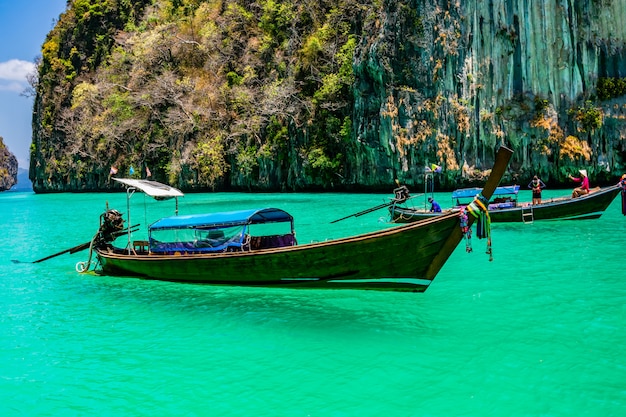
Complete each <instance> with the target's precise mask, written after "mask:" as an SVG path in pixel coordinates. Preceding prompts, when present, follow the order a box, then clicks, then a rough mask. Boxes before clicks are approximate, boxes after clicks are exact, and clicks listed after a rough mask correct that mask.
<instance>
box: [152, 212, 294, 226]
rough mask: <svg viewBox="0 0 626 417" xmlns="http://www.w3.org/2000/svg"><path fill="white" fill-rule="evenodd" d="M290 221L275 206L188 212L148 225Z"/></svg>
mask: <svg viewBox="0 0 626 417" xmlns="http://www.w3.org/2000/svg"><path fill="white" fill-rule="evenodd" d="M279 222H291V223H292V224H293V217H292V216H291V214H289V213H287V212H286V211H283V210H281V209H277V208H264V209H250V210H238V211H228V212H221V213H208V214H190V215H187V216H172V217H165V218H163V219H160V220H158V221H156V222H154V223H152V224H151V225H150V230H151V231H152V230H164V229H189V228H203V229H204V228H219V227H230V226H240V225H247V224H262V223H279Z"/></svg>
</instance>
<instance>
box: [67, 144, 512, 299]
mask: <svg viewBox="0 0 626 417" xmlns="http://www.w3.org/2000/svg"><path fill="white" fill-rule="evenodd" d="M511 154H512V151H511V150H509V149H507V148H505V147H501V148H500V149H499V150H498V153H497V155H496V161H495V164H494V167H493V169H492V173H491V176H490V177H489V179H488V180H487V183H486V184H485V188H484V189H483V196H484V198H487V199H488V198H490V197H491V193H492V192H493V190H494V189H495V188H496V186H497V185H498V183H499V182H500V179H501V177H502V175H503V174H504V172H505V170H506V167H507V165H508V162H509V159H510V157H511ZM118 181H119V180H118ZM135 181H140V180H134V181H133V180H130V181H129V180H126V182H125V184H126V185H127V186H128V187H129V190H131V191H129V193H131V192H134V190H136V189H141V190H142V191H144V192H147V193H150V192H151V191H150V190H148V189H145V188H143V186H144V184H140V183H139V182H135ZM151 183H152V182H151ZM157 184H158V183H157ZM164 187H166V186H164ZM176 191H177V190H176ZM161 198H165V197H163V196H161ZM470 222H471V220H470ZM100 223H101V227H100V230H99V233H98V234H97V236H96V238H94V242H93V245H92V246H93V247H92V249H93V252H94V253H95V255H96V257H97V261H98V263H99V265H100V270H101V273H103V274H106V275H115V276H138V277H143V278H148V279H157V280H167V281H180V282H191V283H210V284H227V285H250V286H281V287H290V288H291V287H294V288H299V287H306V288H352V289H375V290H396V291H413V292H423V291H425V290H426V289H427V288H428V286H429V284H430V283H431V281H432V280H433V279H434V278H435V276H436V275H437V273H438V272H439V270H440V269H441V268H442V267H443V265H444V263H445V262H446V261H447V260H448V258H449V257H450V255H451V254H452V252H453V251H454V249H455V248H456V247H457V245H458V244H459V242H460V241H461V238H462V237H463V233H462V231H461V228H460V222H459V216H458V215H457V214H456V213H450V214H447V215H443V216H439V217H437V218H434V219H431V220H428V221H424V222H420V223H413V224H408V225H400V226H397V227H392V228H388V229H385V230H382V231H376V232H371V233H366V234H361V235H357V236H353V237H347V238H342V239H336V240H330V241H326V242H320V243H310V244H302V245H298V244H296V242H295V237H294V232H293V219H292V217H291V216H290V215H289V214H288V213H286V212H284V211H283V210H280V209H275V208H262V209H255V210H245V211H240V212H229V213H215V214H207V215H190V216H178V217H176V216H174V217H168V218H165V219H161V220H159V221H157V222H156V223H153V224H152V225H151V226H150V228H149V233H150V235H149V239H148V240H147V241H141V242H136V241H132V242H131V239H130V235H129V238H128V239H127V246H126V247H116V246H114V245H113V243H114V242H113V240H112V239H110V238H109V237H108V236H109V235H111V233H114V232H115V231H118V230H120V229H123V228H124V222H123V220H122V219H121V215H120V214H119V213H118V212H117V211H115V210H107V211H106V212H105V213H104V214H103V215H102V216H101V222H100ZM129 223H130V222H129ZM268 224H269V225H270V226H271V225H275V226H281V225H282V226H285V225H286V226H287V232H286V233H284V232H283V233H282V234H281V235H264V236H261V235H259V236H255V235H254V234H253V229H254V228H255V227H256V226H263V227H268ZM470 225H471V223H470ZM237 228H239V231H235V232H233V231H232V230H233V229H237ZM166 232H168V233H171V234H173V235H179V236H180V235H182V234H186V233H192V234H194V236H195V238H196V239H194V240H193V241H192V240H185V239H187V238H185V239H181V241H175V240H174V239H169V240H167V239H165V238H162V237H160V236H161V233H166ZM200 241H202V244H200V245H199V244H198V243H199V242H200ZM90 259H91V252H90ZM89 264H90V261H88V262H86V263H79V265H77V270H79V271H84V270H87V269H89Z"/></svg>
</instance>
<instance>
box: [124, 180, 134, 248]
mask: <svg viewBox="0 0 626 417" xmlns="http://www.w3.org/2000/svg"><path fill="white" fill-rule="evenodd" d="M133 194H135V188H133V187H128V188H127V189H126V212H127V213H128V219H127V221H128V224H132V223H131V222H130V198H131V197H132V196H133ZM130 235H131V231H130V227H129V228H128V244H127V245H126V247H127V248H128V254H129V255H130V254H131V251H132V250H133V247H132V246H131V244H130V237H131V236H130Z"/></svg>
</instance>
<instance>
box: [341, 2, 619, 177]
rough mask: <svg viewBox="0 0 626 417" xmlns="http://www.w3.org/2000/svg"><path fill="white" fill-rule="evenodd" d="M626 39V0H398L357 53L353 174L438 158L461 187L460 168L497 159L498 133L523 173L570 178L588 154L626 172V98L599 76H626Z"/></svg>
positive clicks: (599, 168) (593, 163) (595, 164)
mask: <svg viewBox="0 0 626 417" xmlns="http://www.w3.org/2000/svg"><path fill="white" fill-rule="evenodd" d="M444 5H448V7H447V8H446V7H445V6H444ZM625 41H626V7H624V4H623V2H621V1H571V0H569V1H568V0H566V1H557V2H556V5H555V3H554V2H550V3H547V2H526V1H498V0H495V1H460V2H441V1H439V2H431V1H425V0H421V1H418V2H417V8H416V9H415V10H407V9H406V8H402V7H398V8H397V9H394V8H391V7H390V8H389V9H388V10H387V13H385V14H383V15H382V16H381V18H380V19H379V20H378V21H377V23H376V24H373V25H372V30H371V31H370V33H369V37H368V42H367V45H363V46H366V47H362V48H360V50H359V52H360V55H359V56H357V57H356V58H357V59H356V65H357V73H358V75H359V76H358V82H357V85H356V90H357V91H356V94H355V101H356V103H355V107H356V111H355V114H356V117H355V121H354V122H355V125H356V127H355V130H356V138H355V139H356V142H357V143H358V144H359V147H358V151H357V152H356V153H355V158H356V159H357V160H356V163H355V166H354V171H353V176H354V177H355V181H356V182H358V183H364V184H374V183H377V182H380V181H382V182H384V183H390V181H391V180H392V179H393V178H394V177H396V176H399V177H400V178H404V179H405V182H407V183H410V182H411V181H410V179H411V178H418V177H419V176H420V173H421V172H423V171H422V170H423V166H424V165H425V163H426V164H427V163H428V162H431V163H436V164H441V165H443V167H444V171H445V172H447V173H448V174H451V175H449V176H448V177H447V178H444V179H443V182H444V183H445V185H446V186H452V185H453V184H454V182H455V181H456V179H457V178H458V176H457V174H458V172H459V170H461V172H462V173H464V174H466V177H467V176H471V175H472V171H473V170H472V167H476V168H487V167H489V165H490V163H491V160H492V155H493V150H494V148H495V147H496V146H497V145H498V144H500V143H503V144H507V145H508V146H510V147H512V148H513V149H514V150H515V155H514V158H513V160H512V163H511V167H512V171H513V172H515V174H516V175H518V176H521V177H522V178H521V180H522V181H523V180H524V179H525V178H530V177H532V175H533V174H534V173H537V174H539V175H541V176H542V178H543V179H544V180H547V181H551V182H552V181H560V180H562V179H563V178H564V176H565V173H566V172H568V170H571V171H569V172H575V169H574V167H575V166H578V165H580V166H586V167H588V168H590V169H591V171H592V175H593V177H594V178H603V177H608V176H610V175H612V174H611V172H612V171H617V172H616V174H617V173H620V172H621V171H623V170H624V156H625V155H624V145H625V140H626V124H625V123H624V119H625V117H626V100H624V96H623V95H622V96H621V97H620V98H617V99H613V100H607V101H604V102H600V101H598V100H597V89H596V86H597V82H598V80H599V79H601V78H622V79H623V78H624V77H626V42H625ZM588 100H592V101H588ZM589 115H591V116H596V115H597V118H596V119H594V118H591V120H589V118H588V117H587V116H589ZM598 119H599V120H598ZM596 120H597V121H598V123H595V121H596ZM433 139H434V140H433ZM433 151H434V152H433ZM433 153H435V154H436V157H435V158H433V159H434V160H433V159H431V160H424V157H425V156H429V155H430V156H431V158H432V156H433ZM463 167H465V169H463ZM444 175H445V174H444ZM513 179H514V178H513Z"/></svg>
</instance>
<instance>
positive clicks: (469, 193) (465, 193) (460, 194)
mask: <svg viewBox="0 0 626 417" xmlns="http://www.w3.org/2000/svg"><path fill="white" fill-rule="evenodd" d="M482 190H483V189H482V188H461V189H460V190H455V191H454V192H453V193H452V198H473V197H475V196H477V195H478V194H479V193H480V192H481V191H482ZM518 191H519V185H509V186H505V187H498V188H496V190H495V191H494V192H493V196H494V197H496V196H499V195H507V194H517V193H518Z"/></svg>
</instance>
